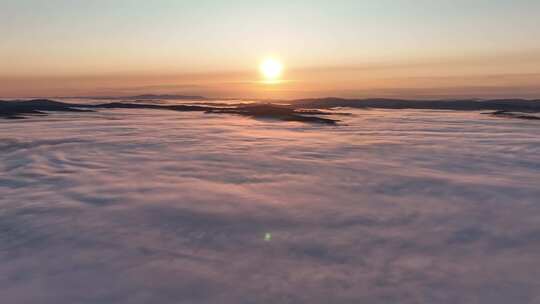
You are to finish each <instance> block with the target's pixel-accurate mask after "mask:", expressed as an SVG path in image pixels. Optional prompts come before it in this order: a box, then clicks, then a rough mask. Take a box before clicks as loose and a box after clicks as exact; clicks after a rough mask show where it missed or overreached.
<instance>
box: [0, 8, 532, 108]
mask: <svg viewBox="0 0 540 304" xmlns="http://www.w3.org/2000/svg"><path fill="white" fill-rule="evenodd" d="M0 20H2V26H1V27H0V37H1V39H2V41H1V43H0V97H29V96H81V95H85V96H86V95H133V94H139V93H160V94H161V93H163V94H165V93H167V94H189V95H192V94H196V95H205V96H210V97H234V98H240V97H244V98H301V97H321V96H338V97H408V98H462V97H463V98H464V97H478V98H490V97H525V98H540V88H539V87H538V83H540V39H538V37H540V27H539V26H538V20H540V2H539V1H533V0H517V1H503V0H453V1H442V0H415V1H413V0H377V1H359V0H354V1H353V0H337V1H336V0H335V1H330V0H328V1H322V0H287V1H282V0H274V1H251V0H230V1H216V0H214V1H209V0H198V1H182V0H176V1H172V0H155V1H142V0H129V1H128V0H116V1H109V0H94V1H83V0H49V1H42V0H2V2H1V4H0ZM268 57H273V58H277V59H279V60H280V61H281V62H282V63H283V65H284V66H285V70H284V73H283V75H282V78H281V81H279V82H278V83H272V84H268V83H266V82H264V81H262V79H261V76H260V75H259V70H258V66H259V64H260V62H261V61H263V60H264V59H265V58H268Z"/></svg>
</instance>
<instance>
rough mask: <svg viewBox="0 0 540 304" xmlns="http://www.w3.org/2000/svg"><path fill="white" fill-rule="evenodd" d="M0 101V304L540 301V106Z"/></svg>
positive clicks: (503, 302)
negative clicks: (526, 114) (490, 109)
mask: <svg viewBox="0 0 540 304" xmlns="http://www.w3.org/2000/svg"><path fill="white" fill-rule="evenodd" d="M339 111H340V112H347V113H350V115H341V116H335V117H334V116H332V117H333V118H335V119H336V120H339V122H338V123H337V124H336V125H330V124H309V123H303V122H299V121H275V120H271V119H266V118H264V117H263V118H259V117H255V118H253V117H246V116H240V115H234V114H231V115H222V114H217V113H215V114H213V113H199V112H175V111H164V110H159V109H157V110H151V109H98V110H96V111H94V112H84V113H79V112H58V113H54V114H51V115H47V116H40V115H35V116H34V115H31V116H29V117H27V118H26V119H0V286H1V287H0V298H1V299H2V300H1V302H4V301H5V303H47V304H48V303H51V304H53V303H231V304H232V303H235V304H236V303H246V304H247V303H321V304H323V303H324V304H326V303H360V302H362V303H371V304H379V303H380V304H383V303H404V304H408V303H449V304H450V303H493V304H496V303H501V304H506V303H538V302H540V291H539V290H540V267H538V256H539V255H540V136H538V130H539V128H540V122H538V121H535V120H517V119H507V118H501V117H494V116H490V115H484V114H481V113H480V112H479V111H468V112H465V111H462V112H459V111H442V110H441V111H434V110H417V109H408V110H397V109H371V110H370V109H340V110H339Z"/></svg>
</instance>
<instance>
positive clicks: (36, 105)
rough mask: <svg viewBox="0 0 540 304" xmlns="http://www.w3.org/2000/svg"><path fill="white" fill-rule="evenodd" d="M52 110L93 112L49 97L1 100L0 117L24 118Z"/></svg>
mask: <svg viewBox="0 0 540 304" xmlns="http://www.w3.org/2000/svg"><path fill="white" fill-rule="evenodd" d="M43 111H51V112H91V110H84V109H80V108H77V105H75V104H67V103H63V102H57V101H53V100H48V99H35V100H27V101H2V100H0V117H3V118H24V115H30V114H34V115H36V114H43V115H44V114H46V113H44V112H43Z"/></svg>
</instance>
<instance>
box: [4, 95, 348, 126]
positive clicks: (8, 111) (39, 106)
mask: <svg viewBox="0 0 540 304" xmlns="http://www.w3.org/2000/svg"><path fill="white" fill-rule="evenodd" d="M92 109H153V110H169V111H179V112H205V113H216V114H237V115H243V116H248V117H253V118H268V119H276V120H282V121H299V122H306V123H321V124H336V122H337V121H336V120H333V119H329V118H321V117H317V116H312V115H330V114H331V113H327V112H323V111H314V110H301V109H295V108H293V107H290V106H278V105H271V104H255V105H242V106H237V107H232V108H231V107H211V106H202V105H156V104H139V103H125V102H111V103H104V104H97V105H87V104H70V103H63V102H57V101H53V100H47V99H36V100H29V101H0V117H4V118H24V115H30V114H44V113H43V112H41V111H70V112H89V111H92Z"/></svg>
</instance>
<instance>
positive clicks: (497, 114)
mask: <svg viewBox="0 0 540 304" xmlns="http://www.w3.org/2000/svg"><path fill="white" fill-rule="evenodd" d="M483 114H489V115H492V116H495V117H504V118H516V119H525V120H540V117H539V116H535V115H530V114H525V113H516V112H508V111H504V110H501V111H495V112H492V113H483Z"/></svg>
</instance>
